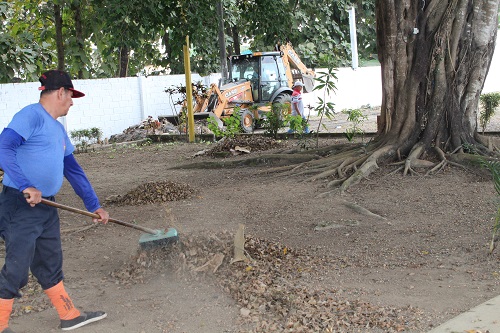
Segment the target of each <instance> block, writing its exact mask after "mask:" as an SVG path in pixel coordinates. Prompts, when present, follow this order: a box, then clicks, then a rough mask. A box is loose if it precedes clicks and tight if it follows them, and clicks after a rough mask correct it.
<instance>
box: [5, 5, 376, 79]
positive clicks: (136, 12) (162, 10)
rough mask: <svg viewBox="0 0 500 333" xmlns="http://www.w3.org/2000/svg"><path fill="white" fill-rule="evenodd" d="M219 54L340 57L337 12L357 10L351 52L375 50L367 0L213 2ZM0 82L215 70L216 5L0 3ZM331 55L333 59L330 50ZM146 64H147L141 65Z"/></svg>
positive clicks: (341, 23)
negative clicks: (47, 75) (279, 47)
mask: <svg viewBox="0 0 500 333" xmlns="http://www.w3.org/2000/svg"><path fill="white" fill-rule="evenodd" d="M222 4H223V8H224V29H225V31H224V33H225V42H226V45H227V53H228V54H233V53H238V51H240V50H241V49H242V47H248V48H250V49H252V50H255V51H257V50H258V51H266V50H271V49H273V48H274V46H275V45H276V43H278V42H281V43H284V42H286V41H291V42H292V44H293V45H294V47H295V48H296V50H297V52H298V53H299V54H301V55H302V57H303V60H304V62H305V63H306V64H307V65H308V66H311V67H318V66H334V65H338V64H341V63H342V62H345V61H347V59H349V54H350V44H349V40H350V36H349V17H348V12H347V10H348V9H349V8H350V7H351V6H354V7H355V8H357V16H356V17H357V21H358V22H357V31H358V43H359V52H360V56H361V57H362V58H365V59H367V58H369V57H371V56H373V55H374V54H375V53H376V43H375V25H374V13H375V0H358V1H355V2H354V3H351V2H350V1H347V0H341V1H333V0H329V1H322V0H309V1H298V0H289V1H278V0H266V1H259V0H222ZM0 15H1V16H2V19H3V22H4V23H3V25H2V26H1V27H0V50H1V51H2V55H3V56H2V65H1V66H2V69H3V70H2V71H1V72H0V82H12V81H13V80H21V81H31V80H34V79H36V77H37V76H38V75H39V74H40V72H41V71H43V70H45V69H47V68H59V69H64V70H67V71H69V72H70V73H71V74H72V75H73V76H74V77H77V78H95V77H98V78H99V77H124V76H133V75H137V74H138V73H143V74H146V75H151V74H158V73H162V72H165V71H168V72H171V73H182V72H183V70H184V69H183V65H182V59H183V58H182V46H183V45H184V43H185V38H186V35H189V39H190V43H191V45H190V46H191V49H192V61H191V64H192V69H193V71H195V72H198V73H200V74H202V75H203V74H208V73H212V72H218V71H219V69H220V60H219V46H218V24H217V23H218V21H217V10H216V5H215V3H214V2H213V1H210V0H175V1H162V0H151V1H141V0H47V1H40V0H26V1H22V2H21V1H6V2H0ZM332 55H333V56H332ZM151 69H153V70H151Z"/></svg>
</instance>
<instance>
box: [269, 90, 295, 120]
mask: <svg viewBox="0 0 500 333" xmlns="http://www.w3.org/2000/svg"><path fill="white" fill-rule="evenodd" d="M274 104H288V105H290V106H291V105H292V96H291V95H290V94H287V93H284V92H283V93H281V94H279V95H278V96H276V98H275V99H274V101H273V105H274ZM290 111H291V108H290V109H284V110H282V112H281V114H280V119H284V118H285V116H286V115H287V114H288V113H289V112H290Z"/></svg>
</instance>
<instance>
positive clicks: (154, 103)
mask: <svg viewBox="0 0 500 333" xmlns="http://www.w3.org/2000/svg"><path fill="white" fill-rule="evenodd" d="M217 79H218V78H217V75H210V76H208V77H205V78H202V77H201V76H199V75H198V74H193V75H192V80H193V82H196V81H202V82H203V84H210V80H215V81H214V82H216V80H217ZM185 84H186V81H185V77H184V75H168V76H149V77H129V78H115V79H95V80H73V85H74V86H75V89H78V90H80V91H82V92H84V93H85V97H83V98H75V99H73V103H74V105H73V106H72V107H71V109H70V110H69V113H68V115H67V116H66V117H61V118H60V119H59V120H60V121H61V122H62V123H63V124H64V125H65V126H66V129H67V131H68V133H69V132H71V131H73V130H80V129H88V128H91V127H98V128H100V129H101V130H102V131H103V137H107V138H109V137H110V136H111V135H113V134H118V133H121V132H122V131H123V130H125V129H126V128H128V127H130V126H132V125H136V124H138V123H140V122H141V121H142V120H144V119H146V118H147V117H148V116H152V117H154V118H156V117H158V116H159V115H168V114H174V112H175V111H174V105H173V103H172V102H171V100H170V97H169V95H168V94H167V93H165V92H164V90H165V89H166V88H169V87H173V86H179V85H185ZM39 86H40V83H39V82H30V83H14V84H0V101H1V102H0V129H3V128H4V127H6V126H7V125H8V123H9V122H10V120H11V119H12V117H13V116H14V114H15V113H16V112H18V111H19V110H20V109H22V108H23V107H24V106H26V105H28V104H32V103H36V102H38V99H39V97H40V91H39V90H38V87H39ZM179 98H180V96H173V100H174V101H175V100H178V99H179Z"/></svg>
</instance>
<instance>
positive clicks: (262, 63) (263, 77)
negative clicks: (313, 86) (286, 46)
mask: <svg viewBox="0 0 500 333" xmlns="http://www.w3.org/2000/svg"><path fill="white" fill-rule="evenodd" d="M246 81H249V82H250V83H251V88H252V97H253V102H255V103H261V104H262V103H267V102H271V101H272V99H273V98H274V97H275V96H276V94H275V93H276V92H277V91H278V90H281V89H282V88H285V87H288V83H287V76H286V70H285V66H284V63H283V57H282V53H280V52H256V53H252V54H243V55H234V56H230V57H229V82H231V83H240V82H246ZM280 88H281V89H280Z"/></svg>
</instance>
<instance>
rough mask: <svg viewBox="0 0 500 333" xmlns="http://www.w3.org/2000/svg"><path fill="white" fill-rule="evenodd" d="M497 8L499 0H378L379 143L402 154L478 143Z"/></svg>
mask: <svg viewBox="0 0 500 333" xmlns="http://www.w3.org/2000/svg"><path fill="white" fill-rule="evenodd" d="M498 6H499V1H498V0H489V1H473V0H418V1H417V0H398V1H396V0H392V1H389V0H377V6H376V21H377V42H378V52H379V60H380V62H381V68H382V86H383V99H382V107H381V122H380V124H381V126H382V128H381V130H382V135H381V136H380V137H379V140H381V141H382V142H384V143H385V145H388V144H392V145H394V147H397V149H399V151H400V153H401V154H402V155H408V154H410V152H411V150H412V149H414V147H419V148H420V149H419V152H421V153H423V152H425V151H427V150H429V148H431V147H437V148H439V149H440V150H441V151H445V152H446V151H453V150H455V149H457V148H460V147H461V146H462V145H464V144H475V143H476V139H475V135H476V129H477V110H478V102H479V96H480V93H481V90H482V88H483V85H484V81H485V79H486V75H487V73H488V70H489V66H490V63H491V58H492V54H493V51H494V48H495V41H496V34H497V22H498V21H497V17H498Z"/></svg>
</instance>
